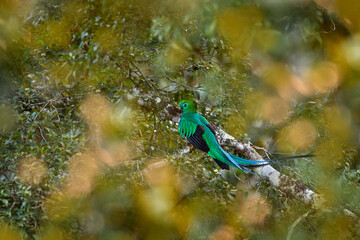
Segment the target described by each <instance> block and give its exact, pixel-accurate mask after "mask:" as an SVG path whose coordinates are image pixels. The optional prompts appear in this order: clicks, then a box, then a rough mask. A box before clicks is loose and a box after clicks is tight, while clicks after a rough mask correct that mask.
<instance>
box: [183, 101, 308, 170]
mask: <svg viewBox="0 0 360 240" xmlns="http://www.w3.org/2000/svg"><path fill="white" fill-rule="evenodd" d="M179 106H180V109H181V110H182V115H181V118H180V123H179V133H180V136H181V137H186V138H187V139H188V140H189V142H190V143H191V144H192V145H194V146H195V147H196V148H198V149H200V150H201V151H203V152H206V153H207V154H209V156H210V157H212V158H213V159H214V160H215V162H216V163H217V165H219V167H220V168H222V169H227V170H229V165H230V166H233V167H236V168H239V169H241V170H243V171H246V172H251V171H249V170H247V169H245V168H244V167H246V168H248V167H258V166H262V165H267V164H269V162H271V161H272V160H264V161H252V160H248V159H245V158H241V157H238V156H235V155H232V154H230V153H227V152H226V151H225V150H224V149H222V148H221V146H220V145H219V143H218V141H217V139H216V136H215V130H214V128H213V127H212V126H211V124H210V123H209V122H208V121H207V120H206V119H205V118H204V117H203V116H201V115H200V114H199V113H197V111H196V110H197V107H196V103H195V102H194V101H193V100H183V101H181V102H180V105H179ZM308 156H311V155H302V156H294V157H288V158H283V159H294V158H300V157H308ZM251 173H252V172H251Z"/></svg>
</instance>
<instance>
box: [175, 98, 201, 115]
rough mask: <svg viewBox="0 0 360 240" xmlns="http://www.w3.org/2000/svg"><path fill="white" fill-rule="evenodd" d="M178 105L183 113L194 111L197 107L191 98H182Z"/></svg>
mask: <svg viewBox="0 0 360 240" xmlns="http://www.w3.org/2000/svg"><path fill="white" fill-rule="evenodd" d="M179 107H180V109H181V111H182V112H183V113H195V112H196V108H197V107H196V103H195V101H193V100H182V101H181V102H180V104H179Z"/></svg>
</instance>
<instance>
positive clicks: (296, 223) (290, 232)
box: [286, 209, 314, 240]
mask: <svg viewBox="0 0 360 240" xmlns="http://www.w3.org/2000/svg"><path fill="white" fill-rule="evenodd" d="M313 211H314V210H313V209H310V210H309V211H307V212H306V213H305V214H303V215H302V216H301V217H299V218H298V219H296V220H295V221H294V222H293V224H291V226H290V227H289V228H288V229H289V232H288V234H287V236H286V240H290V239H291V235H292V233H293V231H294V228H295V227H296V225H298V224H299V223H300V222H301V221H302V220H304V219H305V218H306V217H307V216H308V215H309V214H310V213H311V212H313Z"/></svg>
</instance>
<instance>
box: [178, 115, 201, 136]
mask: <svg viewBox="0 0 360 240" xmlns="http://www.w3.org/2000/svg"><path fill="white" fill-rule="evenodd" d="M197 126H198V125H197V123H196V121H195V120H193V119H190V118H181V120H180V123H179V134H180V137H186V138H188V137H190V136H191V135H193V134H194V133H195V131H196V128H197Z"/></svg>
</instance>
